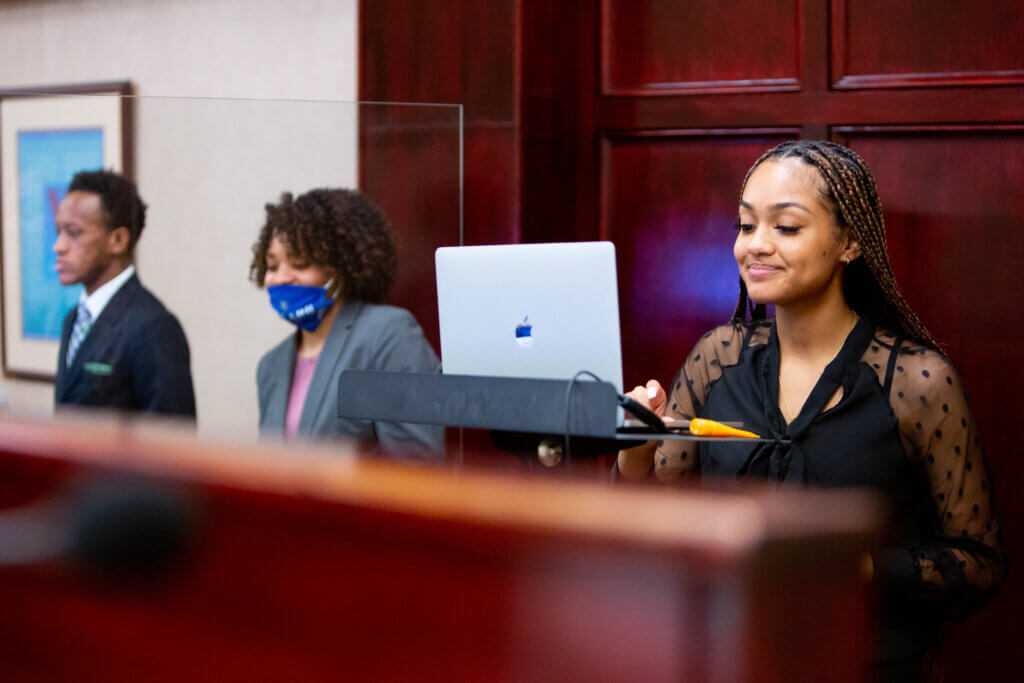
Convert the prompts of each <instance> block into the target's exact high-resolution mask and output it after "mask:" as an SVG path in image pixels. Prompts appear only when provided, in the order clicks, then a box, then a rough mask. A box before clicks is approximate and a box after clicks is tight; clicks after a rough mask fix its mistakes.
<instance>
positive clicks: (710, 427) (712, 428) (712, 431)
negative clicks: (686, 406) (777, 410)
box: [690, 417, 761, 439]
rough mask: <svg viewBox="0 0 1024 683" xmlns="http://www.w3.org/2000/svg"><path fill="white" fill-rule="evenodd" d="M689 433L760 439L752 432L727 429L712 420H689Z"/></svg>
mask: <svg viewBox="0 0 1024 683" xmlns="http://www.w3.org/2000/svg"><path fill="white" fill-rule="evenodd" d="M690 433H691V434H693V435H694V436H738V437H742V438H744V439H760V438H761V437H760V436H758V435H757V434H754V433H753V432H748V431H745V430H743V429H736V428H735V427H729V426H728V425H724V424H722V423H721V422H715V421H714V420H705V419H703V418H699V417H695V418H693V419H692V420H690Z"/></svg>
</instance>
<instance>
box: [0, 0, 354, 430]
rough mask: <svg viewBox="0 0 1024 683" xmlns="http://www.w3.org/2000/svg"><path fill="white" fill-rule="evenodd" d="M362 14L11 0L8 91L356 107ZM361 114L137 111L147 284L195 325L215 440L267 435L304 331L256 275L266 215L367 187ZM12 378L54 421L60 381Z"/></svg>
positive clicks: (30, 408) (298, 7)
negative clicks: (281, 358)
mask: <svg viewBox="0 0 1024 683" xmlns="http://www.w3.org/2000/svg"><path fill="white" fill-rule="evenodd" d="M356 12H357V0H298V1H297V2H280V1H279V0H247V1H246V2H240V1H239V0H91V1H75V2H70V1H38V0H37V1H32V2H3V3H0V64H3V65H4V67H3V69H2V70H0V87H18V86H27V85H47V84H58V83H77V82H90V81H111V80H130V81H132V83H134V84H135V87H136V92H137V93H138V94H139V95H141V96H152V95H160V96H187V97H216V98H224V97H232V98H278V99H315V100H353V99H355V97H356V95H357V70H356V59H357V22H356V20H357V16H356ZM355 114H356V112H355V109H354V107H352V106H333V107H331V106H327V105H316V104H295V105H294V106H293V105H290V104H284V103H266V104H261V103H254V102H248V103H246V102H239V103H228V102H208V103H203V102H182V101H179V100H167V101H158V100H144V101H142V102H140V103H139V107H138V112H137V117H136V120H137V130H136V141H135V142H136V175H137V180H138V182H139V188H140V192H141V194H142V196H143V198H144V199H145V200H146V201H147V203H148V204H149V205H150V211H149V215H148V218H147V227H146V231H145V233H143V236H142V240H141V242H140V243H139V248H138V254H137V256H138V258H137V260H138V266H139V271H140V276H141V278H142V280H143V282H144V283H145V284H146V285H147V286H148V287H150V288H151V289H152V290H153V291H154V293H156V295H157V296H158V297H159V298H160V299H161V300H163V301H164V303H165V304H166V305H167V306H168V308H170V309H171V310H172V311H174V313H175V314H176V315H177V316H178V318H179V320H181V322H182V325H183V326H184V327H185V332H186V334H187V335H188V338H189V342H190V346H191V349H192V373H193V379H194V381H195V383H196V393H197V401H198V410H199V427H200V430H201V432H203V433H204V434H206V435H212V436H233V437H237V438H252V437H253V436H254V435H255V431H256V421H257V405H256V390H255V379H254V377H255V368H256V363H257V361H258V359H259V357H260V355H261V354H262V353H263V352H264V351H266V350H267V349H268V348H270V347H271V346H272V345H273V344H275V343H276V342H277V341H279V340H280V339H282V338H283V337H284V336H286V335H287V334H288V333H289V331H290V330H291V329H292V328H290V326H288V325H287V324H286V323H283V322H281V321H280V320H278V319H277V318H276V316H274V314H273V312H272V311H271V310H270V309H269V307H268V305H267V302H266V295H265V293H264V292H261V291H259V290H257V289H256V288H255V287H254V286H253V285H252V284H250V283H249V282H248V281H247V279H246V276H247V273H248V265H249V258H250V246H251V245H252V243H253V241H254V240H255V238H256V234H257V231H258V229H259V226H260V221H261V219H262V215H263V211H262V206H263V204H264V203H265V202H267V201H272V200H274V199H276V196H277V194H278V193H279V192H280V191H282V190H293V191H295V192H302V191H304V190H306V189H309V188H310V187H313V186H317V185H348V186H355V185H356V182H357V173H356V163H357V162H356V159H357V149H356V134H357V119H356V115H355ZM311 142H312V143H313V144H312V145H311ZM228 198H229V199H228ZM54 362H56V359H54ZM2 382H3V387H4V390H5V393H6V394H7V399H8V402H9V404H10V407H11V409H12V410H15V411H18V412H48V411H50V410H52V404H53V396H52V392H53V386H52V385H51V384H41V383H34V382H23V381H16V380H12V379H9V378H5V379H3V380H2Z"/></svg>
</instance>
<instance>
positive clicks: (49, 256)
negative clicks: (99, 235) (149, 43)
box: [0, 82, 132, 381]
mask: <svg viewBox="0 0 1024 683" xmlns="http://www.w3.org/2000/svg"><path fill="white" fill-rule="evenodd" d="M130 94H131V90H130V84H129V83H126V82H122V83H100V84H90V85H80V86H74V85H69V86H51V87H46V88H24V89H21V90H0V227H2V233H0V235H2V239H0V259H2V260H0V263H2V268H3V277H2V281H0V287H2V297H0V304H2V312H3V314H2V331H3V334H2V337H3V339H2V346H3V371H4V375H5V376H8V377H16V378H21V379H33V380H40V381H53V379H54V376H55V373H56V366H57V353H58V348H59V346H60V333H61V326H62V324H63V321H64V316H65V315H66V314H67V312H68V311H69V310H71V309H72V308H74V306H75V305H76V304H77V302H78V298H79V296H80V293H81V286H80V285H74V286H71V287H64V286H62V285H61V284H60V281H59V280H58V277H57V271H56V256H55V255H54V252H53V245H54V242H55V241H56V222H55V216H56V212H57V207H58V205H59V204H60V202H61V199H63V197H64V194H65V193H66V191H67V187H68V184H69V183H70V181H71V178H72V177H73V176H74V175H75V173H77V172H79V171H84V170H97V169H100V168H106V169H111V170H114V171H117V172H119V173H125V174H127V175H129V176H131V171H132V169H131V165H132V164H131V161H132V159H131V153H130V152H131V149H132V145H131V135H130V133H131V116H130V114H131V98H130V97H125V96H126V95H130Z"/></svg>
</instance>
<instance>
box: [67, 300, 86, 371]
mask: <svg viewBox="0 0 1024 683" xmlns="http://www.w3.org/2000/svg"><path fill="white" fill-rule="evenodd" d="M90 327H92V314H91V313H89V309H88V308H86V307H85V302H84V301H80V302H79V303H78V317H76V318H75V326H74V327H73V328H71V339H69V340H68V358H67V366H68V367H69V368H70V367H71V361H73V360H74V359H75V354H76V353H77V352H78V347H79V346H81V345H82V341H84V340H85V335H87V334H89V328H90Z"/></svg>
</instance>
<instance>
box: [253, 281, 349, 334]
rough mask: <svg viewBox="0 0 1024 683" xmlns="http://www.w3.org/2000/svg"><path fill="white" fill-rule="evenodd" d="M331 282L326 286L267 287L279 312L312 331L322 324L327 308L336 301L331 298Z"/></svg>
mask: <svg viewBox="0 0 1024 683" xmlns="http://www.w3.org/2000/svg"><path fill="white" fill-rule="evenodd" d="M330 288H331V283H330V282H328V283H327V285H326V286H324V287H310V286H308V285H273V286H272V287H267V293H268V294H270V305H271V306H273V307H274V310H275V311H277V314H278V315H279V316H281V317H282V318H284V319H285V320H287V321H288V322H290V323H292V324H293V325H297V326H298V327H299V328H300V329H303V330H306V331H307V332H312V331H313V330H315V329H316V328H317V327H319V326H320V322H321V321H322V320H323V319H324V316H325V315H327V309H329V308H330V307H331V304H333V303H334V299H331V298H329V295H328V292H329V291H330Z"/></svg>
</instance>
